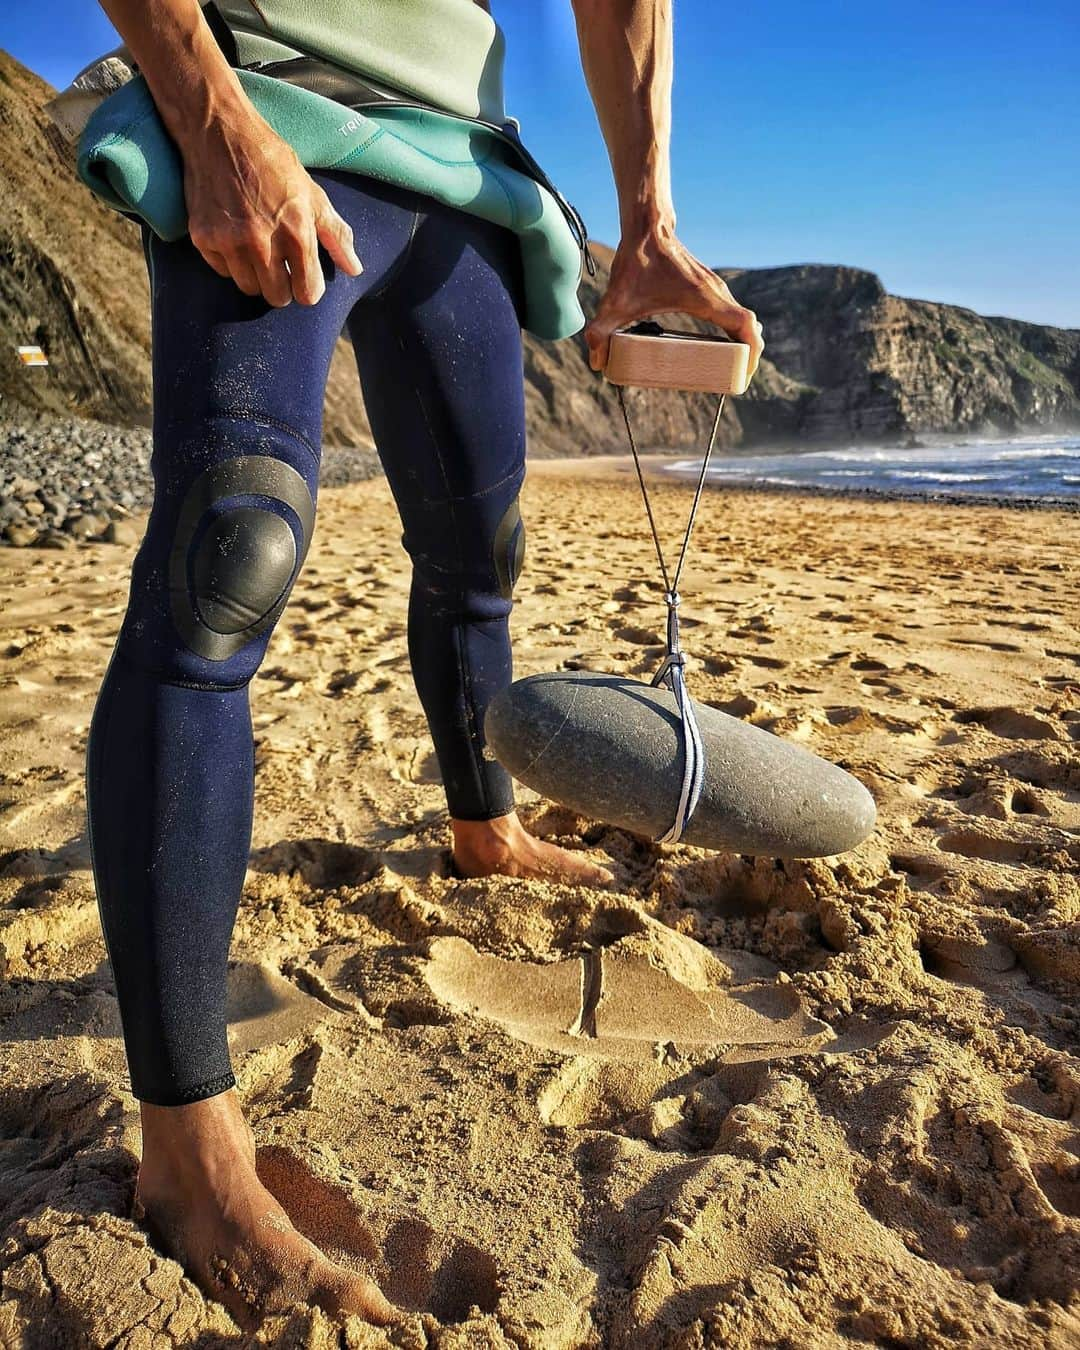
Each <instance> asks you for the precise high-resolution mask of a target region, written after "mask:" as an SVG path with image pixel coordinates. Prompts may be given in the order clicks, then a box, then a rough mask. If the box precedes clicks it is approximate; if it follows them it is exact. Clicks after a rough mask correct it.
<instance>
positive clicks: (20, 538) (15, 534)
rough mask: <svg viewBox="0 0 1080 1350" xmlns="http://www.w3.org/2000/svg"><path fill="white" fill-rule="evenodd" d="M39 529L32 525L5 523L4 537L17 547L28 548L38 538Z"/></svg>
mask: <svg viewBox="0 0 1080 1350" xmlns="http://www.w3.org/2000/svg"><path fill="white" fill-rule="evenodd" d="M37 534H38V532H37V530H35V529H34V527H33V526H32V525H5V526H4V538H5V539H6V540H7V541H8V543H9V544H11V545H13V546H14V547H15V548H26V547H27V546H28V545H30V544H32V543H33V542H34V540H35V539H36V538H37Z"/></svg>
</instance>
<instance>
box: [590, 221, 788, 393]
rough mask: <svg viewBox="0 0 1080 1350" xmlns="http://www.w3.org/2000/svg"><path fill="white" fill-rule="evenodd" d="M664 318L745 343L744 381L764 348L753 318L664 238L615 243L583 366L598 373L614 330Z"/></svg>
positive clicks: (670, 237) (723, 284)
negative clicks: (704, 326)
mask: <svg viewBox="0 0 1080 1350" xmlns="http://www.w3.org/2000/svg"><path fill="white" fill-rule="evenodd" d="M669 312H674V313H679V314H691V315H693V316H694V317H695V318H698V319H706V320H708V321H709V322H711V323H715V324H717V325H718V326H719V327H720V328H722V329H723V331H724V332H725V333H727V334H728V336H729V337H731V338H734V340H735V341H736V342H745V343H746V344H747V345H748V346H749V348H750V375H751V376H752V375H753V374H754V371H756V370H757V367H758V362H759V360H760V359H761V353H762V350H763V349H764V347H765V343H764V341H763V339H762V336H761V333H762V329H761V324H760V323H759V322H758V320H757V316H756V315H755V314H754V312H753V310H749V309H745V308H744V307H743V306H742V305H740V304H739V302H738V301H737V300H736V299H735V297H734V296H733V295H732V294H731V291H730V290H728V286H727V282H726V281H723V280H722V279H721V278H720V277H718V276H717V275H716V273H715V272H713V271H710V269H709V268H708V267H706V266H705V264H704V263H702V262H699V261H698V259H697V258H695V257H694V256H693V254H692V253H690V252H689V251H688V250H687V249H685V248H684V247H683V245H682V244H681V243H679V241H678V240H677V239H676V238H675V237H674V235H672V234H670V233H666V234H665V235H664V236H663V237H660V236H657V235H647V236H645V237H644V238H639V239H638V240H637V241H628V240H626V239H625V238H624V239H623V240H622V241H621V242H620V244H619V247H618V250H617V251H616V253H615V256H614V258H613V259H612V263H611V279H610V281H609V283H608V288H607V290H606V291H605V292H604V295H603V298H602V299H601V301H600V305H599V307H598V308H597V311H596V317H595V318H593V319H591V320H590V321H589V323H588V324H586V326H585V332H584V336H585V341H586V343H587V344H588V348H589V365H590V366H591V367H592V369H593V370H602V369H603V368H604V366H605V365H606V364H607V359H608V344H609V342H610V339H611V334H612V333H613V332H614V330H615V329H616V328H623V327H625V325H626V324H630V323H633V322H634V321H635V320H636V319H645V318H649V317H650V316H651V315H653V314H666V313H669Z"/></svg>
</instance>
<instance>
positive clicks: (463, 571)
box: [348, 199, 611, 884]
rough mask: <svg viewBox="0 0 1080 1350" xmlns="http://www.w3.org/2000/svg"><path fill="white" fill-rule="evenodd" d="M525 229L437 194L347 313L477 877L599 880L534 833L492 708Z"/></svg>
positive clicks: (514, 513) (509, 504)
mask: <svg viewBox="0 0 1080 1350" xmlns="http://www.w3.org/2000/svg"><path fill="white" fill-rule="evenodd" d="M522 288H523V277H522V272H521V257H520V250H519V246H518V242H517V238H516V236H515V235H514V234H513V233H512V232H511V231H509V230H507V229H505V228H503V227H502V226H498V225H494V224H492V223H490V222H488V221H484V220H481V219H480V218H478V217H475V216H470V215H468V214H467V213H465V212H462V211H458V210H456V209H454V208H452V207H447V206H443V205H442V204H441V203H439V202H436V201H434V200H430V199H429V200H428V202H427V203H426V204H425V206H424V209H423V219H422V220H421V223H420V225H419V228H418V229H417V231H416V233H415V236H414V238H413V241H412V245H411V249H410V252H409V256H408V259H407V261H406V263H405V265H404V266H403V267H402V268H401V269H400V271H399V272H398V274H397V275H396V276H395V277H394V278H393V279H392V281H391V283H390V284H389V285H388V286H387V287H386V288H385V289H383V290H382V291H381V292H380V293H379V294H378V295H375V296H370V297H367V298H364V299H361V300H360V301H359V302H358V303H357V304H356V306H355V307H354V308H353V310H352V312H351V314H350V316H349V321H348V328H349V333H350V336H351V337H352V341H353V347H354V350H355V353H356V361H357V368H358V370H359V373H360V380H361V384H362V387H363V391H364V401H365V405H366V407H367V412H368V417H369V420H370V422H371V428H372V432H373V434H374V437H375V441H376V444H377V446H378V449H379V454H380V457H381V460H382V463H383V465H384V467H385V469H386V473H387V477H388V479H389V482H390V487H391V490H392V491H393V494H394V499H395V502H396V504H397V506H398V510H399V512H400V514H401V520H402V524H403V526H404V534H403V537H402V543H403V545H404V547H405V549H406V551H407V552H408V554H409V556H410V558H411V559H412V565H413V574H412V586H411V591H410V599H409V616H408V643H409V656H410V660H411V663H412V673H413V679H414V681H415V683H416V688H417V692H418V694H419V696H420V701H421V703H422V705H423V708H424V712H425V714H426V717H427V720H428V724H429V727H430V729H431V734H432V740H433V742H434V745H435V751H436V755H437V757H438V761H439V767H440V771H441V774H442V780H443V787H444V790H445V793H446V799H447V805H448V808H449V812H450V816H451V820H452V822H453V828H454V835H455V843H454V850H453V859H454V862H455V864H456V866H457V867H458V869H459V871H461V872H463V873H468V874H469V875H481V874H483V873H486V872H494V871H499V872H506V873H509V874H511V875H533V876H549V877H557V878H561V879H566V880H584V881H591V882H594V883H597V884H603V883H604V882H606V881H608V880H610V879H611V873H610V872H608V871H607V869H605V868H599V867H597V866H595V865H594V864H592V863H590V862H589V861H588V860H587V859H585V858H583V857H582V856H581V855H580V854H575V853H572V852H569V851H567V850H564V849H560V848H556V847H555V846H554V845H551V844H545V843H542V842H541V841H539V840H536V839H533V838H532V836H530V835H528V834H527V833H526V832H525V830H524V829H523V827H522V826H521V824H520V822H519V821H518V819H517V816H516V814H515V812H514V794H513V782H512V779H511V777H510V775H509V774H508V773H507V771H506V770H505V769H504V768H503V767H502V765H501V764H499V763H498V762H497V761H496V760H495V758H494V757H493V755H492V754H491V753H490V751H489V750H488V748H487V746H486V745H485V740H484V732H483V721H484V713H485V711H486V709H487V707H488V704H489V703H490V701H491V699H492V698H493V697H494V696H495V695H496V694H497V693H498V692H499V691H500V690H501V689H504V688H505V687H506V686H507V685H508V684H509V683H510V681H511V678H512V656H511V647H510V633H509V618H510V614H511V611H512V608H513V588H514V584H515V582H516V580H517V578H518V575H519V574H520V571H521V568H522V565H523V562H524V553H525V526H524V522H523V520H522V517H521V512H520V491H521V487H522V482H523V479H524V475H525V391H524V378H523V369H522V365H523V363H522V342H521V323H520V314H521V312H522V309H523V289H522Z"/></svg>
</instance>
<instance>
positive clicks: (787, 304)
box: [0, 52, 1080, 455]
mask: <svg viewBox="0 0 1080 1350" xmlns="http://www.w3.org/2000/svg"><path fill="white" fill-rule="evenodd" d="M54 92H55V91H54V90H53V89H52V87H51V86H50V85H48V84H47V83H46V82H45V81H43V80H41V79H39V78H38V76H36V75H35V74H34V73H33V72H32V71H29V70H27V69H26V67H24V66H22V65H20V63H19V62H17V61H16V60H14V59H13V58H12V57H10V56H8V55H7V54H6V53H2V52H0V176H2V179H3V181H4V183H5V185H6V191H5V192H4V193H3V194H2V195H0V335H2V338H3V352H4V355H3V359H2V360H0V416H5V417H8V418H15V417H17V416H19V415H21V414H25V413H26V412H29V411H34V410H37V411H39V412H45V413H72V412H76V413H79V414H81V415H83V416H88V417H92V418H97V419H101V420H104V421H110V422H116V423H120V424H126V425H134V424H140V423H141V424H146V423H147V422H148V420H149V410H150V397H151V385H150V361H149V349H150V332H149V294H148V289H147V281H146V272H145V267H144V264H143V259H142V253H141V250H140V247H139V237H138V232H137V230H136V229H135V227H134V226H133V225H132V224H131V222H129V221H127V220H125V219H124V218H123V217H121V216H119V215H117V214H116V213H115V212H113V211H111V210H109V209H108V208H107V207H105V206H103V205H102V204H101V203H99V202H98V201H97V199H96V198H95V197H94V196H93V195H92V194H91V193H90V192H89V191H88V190H87V189H86V188H85V187H84V186H83V184H82V183H81V182H79V180H78V179H77V178H76V177H75V174H74V169H73V163H72V160H71V157H70V156H66V157H65V156H64V155H62V154H61V153H59V152H58V150H57V148H56V146H55V143H54V141H53V140H52V139H51V138H50V137H49V136H48V135H47V134H46V128H47V126H48V119H47V117H46V115H45V114H44V113H43V112H42V111H41V105H42V104H43V103H44V102H45V101H46V100H47V99H48V98H49V97H51V96H52V94H53V93H54ZM593 250H594V253H595V254H596V256H597V261H598V274H597V276H596V277H595V278H589V277H588V276H586V277H585V281H584V284H583V286H582V292H581V295H582V303H583V306H584V308H585V311H586V313H592V312H594V310H595V307H596V304H597V302H598V299H599V297H600V295H601V294H602V292H603V288H604V286H605V285H606V280H607V275H608V267H609V264H610V260H611V250H610V248H607V247H605V246H604V245H602V244H594V245H593ZM717 271H718V272H719V273H720V274H721V275H722V276H724V277H725V278H726V279H727V280H728V281H729V282H730V283H731V286H732V289H733V290H734V292H735V294H736V295H737V297H738V298H739V300H740V301H742V303H744V304H747V305H749V306H751V308H753V309H754V310H756V312H757V313H758V315H759V317H760V318H761V320H762V322H763V324H764V326H765V336H766V342H767V354H768V359H767V360H766V361H764V362H763V363H762V368H761V370H760V372H759V374H758V377H757V378H756V379H755V381H754V384H753V386H752V388H751V390H750V392H749V393H748V394H747V395H746V396H745V397H743V398H741V399H739V400H738V401H737V402H732V403H731V404H729V406H728V409H727V410H726V412H725V415H724V420H723V423H722V429H721V434H720V437H719V442H720V443H721V444H722V445H725V446H728V447H731V446H737V445H741V446H751V445H760V444H782V443H799V442H803V441H830V442H849V441H852V440H894V439H903V438H905V437H906V436H909V435H911V434H913V433H914V434H917V433H919V432H923V431H952V430H956V431H963V432H981V433H993V432H995V431H998V432H1007V431H1013V430H1016V429H1019V428H1022V427H1043V428H1058V427H1065V426H1075V425H1078V424H1080V330H1077V329H1055V328H1046V327H1041V326H1039V325H1037V324H1029V323H1023V322H1020V321H1019V320H1014V319H1002V318H984V317H982V316H980V315H978V314H975V313H973V312H972V311H971V310H966V309H960V308H957V307H955V306H950V305H938V304H933V303H931V302H929V301H923V300H905V299H901V298H899V297H897V296H893V295H889V294H888V293H887V292H886V291H885V289H884V287H883V286H882V284H881V282H880V281H879V280H878V278H877V277H876V276H874V275H873V274H872V273H870V272H863V271H859V270H858V269H855V268H848V267H828V266H812V265H806V266H798V267H777V268H766V269H759V270H745V269H734V268H718V269H717ZM657 317H658V318H659V319H660V320H661V322H663V323H665V324H666V325H667V326H678V327H682V328H692V329H698V330H700V331H716V330H715V329H710V328H709V326H708V325H706V324H704V323H700V322H698V321H697V320H694V319H690V318H687V317H685V316H680V315H674V314H668V315H658V316H657ZM22 344H38V345H40V346H41V347H43V348H44V349H45V351H46V353H47V354H48V357H49V361H50V364H49V366H48V367H47V368H28V367H24V366H21V365H20V364H19V363H18V361H17V359H16V354H15V348H16V347H17V346H19V345H22ZM525 377H526V394H527V409H528V423H529V444H530V453H531V454H534V455H560V454H589V453H596V454H602V453H607V452H614V451H625V450H626V432H625V428H624V426H623V423H622V416H621V413H620V411H619V407H618V403H617V400H616V398H615V393H614V388H613V386H611V385H609V384H607V382H606V381H605V380H604V379H603V378H602V377H601V376H599V375H597V374H596V373H595V372H593V371H592V370H590V369H589V365H588V360H587V357H586V351H585V344H584V341H583V339H582V337H581V335H580V334H578V335H576V336H574V337H573V338H568V339H566V340H564V341H562V342H555V343H549V342H540V341H537V340H535V339H533V338H532V337H531V336H530V335H528V334H526V336H525ZM627 402H628V405H629V406H630V409H631V413H630V415H631V419H632V425H633V427H634V431H635V435H636V437H637V440H638V444H639V446H641V447H642V448H655V449H660V448H671V449H676V450H679V449H687V450H691V449H698V448H700V447H701V445H702V444H703V442H704V439H705V437H706V435H707V433H708V429H709V426H710V425H711V422H712V416H713V412H714V409H715V400H714V399H713V398H712V397H711V396H706V395H683V394H679V393H673V392H668V391H648V390H637V389H635V390H629V391H628V395H627ZM324 434H325V440H326V443H327V444H328V445H365V444H366V445H370V444H371V436H370V430H369V428H368V424H367V418H366V416H365V414H364V409H363V401H362V398H361V395H360V390H359V387H358V381H357V376H356V369H355V365H354V363H353V359H352V353H351V351H350V349H349V345H348V342H347V341H346V340H345V339H342V341H341V343H340V344H339V347H338V351H337V352H336V354H335V357H334V362H333V366H332V368H331V373H330V380H329V384H328V388H327V397H326V415H325V427H324Z"/></svg>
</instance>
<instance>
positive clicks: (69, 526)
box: [64, 514, 109, 539]
mask: <svg viewBox="0 0 1080 1350" xmlns="http://www.w3.org/2000/svg"><path fill="white" fill-rule="evenodd" d="M108 526H109V521H108V519H107V517H105V516H95V515H91V514H84V515H81V516H73V517H71V518H69V519H68V520H66V521H64V529H65V530H67V532H68V533H69V534H73V535H74V536H75V537H76V539H96V538H97V536H98V535H100V534H104V532H105V531H106V529H108Z"/></svg>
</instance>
